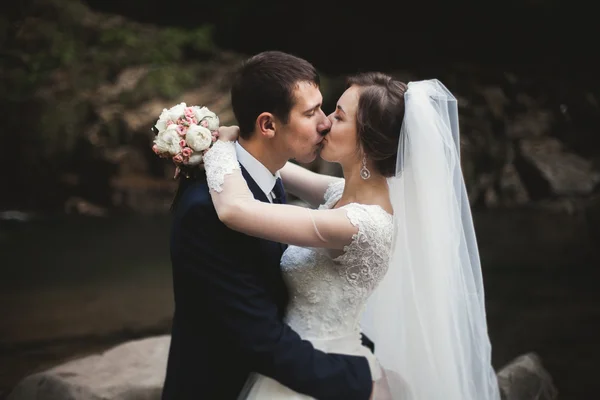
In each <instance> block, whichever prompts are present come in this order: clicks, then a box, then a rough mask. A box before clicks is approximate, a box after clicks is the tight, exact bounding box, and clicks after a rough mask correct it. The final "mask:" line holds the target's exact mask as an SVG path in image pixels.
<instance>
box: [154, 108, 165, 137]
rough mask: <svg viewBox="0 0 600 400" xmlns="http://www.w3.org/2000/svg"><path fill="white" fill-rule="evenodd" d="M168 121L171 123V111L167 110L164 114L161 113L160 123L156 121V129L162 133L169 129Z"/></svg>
mask: <svg viewBox="0 0 600 400" xmlns="http://www.w3.org/2000/svg"><path fill="white" fill-rule="evenodd" d="M167 121H169V110H167V109H166V108H165V109H164V110H163V111H162V113H160V117H158V121H156V125H154V127H155V128H156V129H157V130H158V131H159V132H162V131H164V130H165V129H167Z"/></svg>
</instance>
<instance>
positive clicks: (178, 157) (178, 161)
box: [173, 154, 183, 164]
mask: <svg viewBox="0 0 600 400" xmlns="http://www.w3.org/2000/svg"><path fill="white" fill-rule="evenodd" d="M173 162H174V163H175V164H181V163H182V162H183V157H182V156H181V154H177V155H176V156H173Z"/></svg>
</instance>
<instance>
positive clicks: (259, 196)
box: [240, 163, 287, 254]
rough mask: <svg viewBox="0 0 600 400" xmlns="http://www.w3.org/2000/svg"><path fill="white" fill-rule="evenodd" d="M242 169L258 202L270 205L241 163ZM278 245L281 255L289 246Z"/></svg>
mask: <svg viewBox="0 0 600 400" xmlns="http://www.w3.org/2000/svg"><path fill="white" fill-rule="evenodd" d="M240 168H241V170H242V175H243V177H244V179H245V180H246V183H247V184H248V188H249V189H250V191H251V192H252V194H253V195H254V198H255V199H256V200H260V201H262V202H264V203H270V201H269V199H268V198H267V195H266V194H265V192H263V191H262V189H261V188H260V187H259V186H258V184H257V183H256V182H255V181H254V179H252V177H251V176H250V174H249V173H248V171H246V168H244V166H243V165H242V164H241V163H240ZM277 243H278V244H279V247H280V248H281V254H283V252H284V251H285V249H286V248H287V244H285V243H279V242H277Z"/></svg>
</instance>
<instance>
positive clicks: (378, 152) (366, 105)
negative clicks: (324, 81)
mask: <svg viewBox="0 0 600 400" xmlns="http://www.w3.org/2000/svg"><path fill="white" fill-rule="evenodd" d="M346 82H347V87H350V86H358V87H360V88H361V90H360V97H359V100H358V110H357V112H356V131H357V135H358V146H359V147H362V149H363V151H364V153H365V155H366V157H367V159H369V160H370V161H372V162H373V164H374V166H375V168H377V170H378V172H379V173H380V174H381V175H383V176H385V177H391V176H394V175H395V174H396V158H397V154H398V141H399V139H400V129H401V128H402V121H403V120H404V93H405V92H406V90H407V88H408V87H407V85H406V84H405V83H403V82H400V81H398V80H396V79H394V78H392V77H391V76H388V75H386V74H383V73H380V72H368V73H362V74H358V75H354V76H351V77H349V78H348V79H347V81H346Z"/></svg>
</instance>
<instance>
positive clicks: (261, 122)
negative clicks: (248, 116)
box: [256, 112, 277, 139]
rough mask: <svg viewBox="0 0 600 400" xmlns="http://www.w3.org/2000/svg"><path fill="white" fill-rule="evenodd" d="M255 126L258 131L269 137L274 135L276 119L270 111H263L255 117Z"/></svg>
mask: <svg viewBox="0 0 600 400" xmlns="http://www.w3.org/2000/svg"><path fill="white" fill-rule="evenodd" d="M256 127H257V128H258V132H259V133H260V134H261V135H262V136H265V137H267V138H269V139H271V138H272V137H274V136H275V130H276V129H277V120H276V118H275V116H274V115H273V114H271V113H268V112H264V113H262V114H260V115H259V116H258V118H256Z"/></svg>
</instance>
